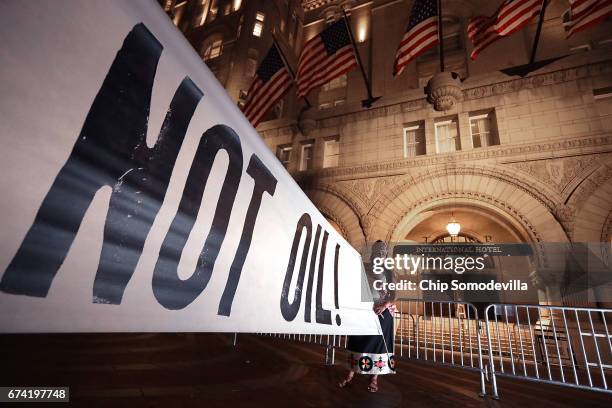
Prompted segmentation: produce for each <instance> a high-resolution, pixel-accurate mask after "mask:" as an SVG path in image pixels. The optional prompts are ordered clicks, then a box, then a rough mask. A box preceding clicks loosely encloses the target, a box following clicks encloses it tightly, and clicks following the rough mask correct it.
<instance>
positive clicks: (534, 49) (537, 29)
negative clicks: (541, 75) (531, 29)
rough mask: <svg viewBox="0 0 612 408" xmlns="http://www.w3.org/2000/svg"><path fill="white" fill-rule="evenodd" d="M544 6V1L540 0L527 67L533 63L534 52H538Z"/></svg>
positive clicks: (545, 3)
mask: <svg viewBox="0 0 612 408" xmlns="http://www.w3.org/2000/svg"><path fill="white" fill-rule="evenodd" d="M546 5H547V2H546V0H542V7H541V9H540V18H539V19H538V27H537V28H536V33H535V38H534V39H533V47H532V48H531V57H530V58H529V65H531V64H533V63H534V62H535V57H536V51H537V50H538V43H539V42H540V33H541V32H542V25H543V24H544V13H545V11H546Z"/></svg>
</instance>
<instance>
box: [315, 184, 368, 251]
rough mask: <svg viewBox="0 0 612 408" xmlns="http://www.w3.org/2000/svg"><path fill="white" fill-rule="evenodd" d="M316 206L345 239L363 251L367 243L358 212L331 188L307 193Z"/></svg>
mask: <svg viewBox="0 0 612 408" xmlns="http://www.w3.org/2000/svg"><path fill="white" fill-rule="evenodd" d="M307 195H308V197H309V198H310V200H311V201H312V202H313V203H314V205H315V206H316V207H317V208H318V209H319V211H321V212H322V213H323V215H325V216H326V217H328V218H329V219H331V220H332V221H334V222H335V223H336V224H337V225H338V226H339V228H340V230H341V233H342V235H343V236H344V238H345V239H346V240H347V241H348V242H349V243H350V244H351V245H352V246H353V247H354V248H356V249H357V250H361V249H362V248H363V247H364V246H365V243H366V239H365V234H364V232H363V229H362V227H361V221H360V218H359V214H358V213H357V211H355V210H354V209H353V207H352V206H351V205H350V204H349V203H348V202H347V201H346V200H344V199H343V197H342V196H340V195H338V194H334V192H333V190H332V189H331V188H329V189H326V190H323V189H312V190H309V191H308V192H307Z"/></svg>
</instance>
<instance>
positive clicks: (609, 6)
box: [567, 0, 612, 37]
mask: <svg viewBox="0 0 612 408" xmlns="http://www.w3.org/2000/svg"><path fill="white" fill-rule="evenodd" d="M610 15H612V0H570V21H569V31H568V33H567V36H568V37H570V36H572V35H573V34H574V33H576V32H578V31H581V30H584V29H586V28H589V27H591V26H593V25H595V24H597V23H599V22H601V21H602V20H604V19H605V18H607V17H608V16H610Z"/></svg>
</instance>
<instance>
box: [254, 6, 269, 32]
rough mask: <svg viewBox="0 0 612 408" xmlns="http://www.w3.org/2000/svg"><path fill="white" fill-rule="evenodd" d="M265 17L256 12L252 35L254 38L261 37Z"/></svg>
mask: <svg viewBox="0 0 612 408" xmlns="http://www.w3.org/2000/svg"><path fill="white" fill-rule="evenodd" d="M265 18H266V15H265V14H264V13H262V12H261V11H258V12H257V13H256V14H255V25H254V26H253V35H254V36H255V37H261V33H262V32H263V26H264V20H265Z"/></svg>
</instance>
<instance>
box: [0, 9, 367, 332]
mask: <svg viewBox="0 0 612 408" xmlns="http://www.w3.org/2000/svg"><path fill="white" fill-rule="evenodd" d="M0 38H2V47H0V60H1V61H2V63H1V64H0V84H1V85H0V86H1V92H0V124H1V125H2V130H1V133H0V145H1V149H0V169H1V174H2V177H1V178H0V191H2V194H1V196H0V219H1V221H2V228H1V229H0V310H1V313H0V332H113V331H120V332H130V331H169V332H184V331H194V332H202V331H214V332H222V331H232V332H234V331H235V332H285V333H321V334H340V333H343V334H346V333H351V334H376V333H377V332H378V326H377V322H378V320H377V319H376V318H375V315H374V314H373V313H372V310H371V306H372V305H371V303H363V302H361V301H360V298H361V291H360V289H361V287H360V285H361V274H362V262H361V258H360V256H359V254H358V253H357V252H356V251H355V250H354V249H353V248H352V247H351V246H350V245H349V244H348V243H347V242H346V241H345V240H344V239H343V238H342V237H341V236H340V235H339V234H338V233H336V232H335V231H334V229H333V228H332V227H331V225H330V224H329V223H328V222H327V221H326V220H325V218H324V217H323V216H322V215H321V214H320V213H319V211H317V209H316V208H315V207H314V205H313V204H312V203H311V202H310V201H309V200H308V198H307V197H306V196H305V195H304V193H303V192H302V191H301V189H300V188H299V186H298V185H297V184H296V183H295V182H294V180H293V179H292V178H291V176H290V175H289V174H288V173H287V172H286V170H285V169H284V167H283V166H282V165H281V163H280V162H279V161H278V160H277V159H276V157H275V156H274V155H273V154H272V153H271V152H270V150H269V149H268V148H267V147H266V146H265V144H264V143H263V141H262V140H261V138H260V137H259V136H258V135H257V133H256V132H255V130H254V129H253V128H252V127H251V126H250V124H249V123H248V122H247V120H246V119H245V118H244V116H243V115H242V113H241V112H240V111H239V109H238V108H237V107H236V105H235V104H234V103H233V102H232V101H231V100H230V99H229V98H228V96H227V94H226V92H225V90H224V89H223V88H222V87H221V85H220V84H219V83H218V82H217V80H216V79H215V77H214V76H213V75H212V74H211V72H210V71H209V70H208V68H207V67H206V66H205V65H204V63H203V62H202V60H201V59H200V57H199V56H198V55H197V54H196V53H195V52H194V50H193V49H192V48H191V46H190V45H189V44H188V43H187V41H186V40H185V38H184V37H183V36H182V34H181V33H180V32H179V31H178V30H177V29H176V27H174V26H173V25H172V24H171V22H170V20H169V19H168V17H167V16H166V15H165V14H164V13H163V11H162V10H161V8H160V7H159V6H158V5H157V4H156V3H155V2H154V1H152V0H130V1H123V0H117V1H73V2H69V4H68V3H65V4H58V3H57V1H53V0H48V1H42V0H38V1H35V2H24V1H18V0H13V1H3V2H2V4H1V5H0Z"/></svg>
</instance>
